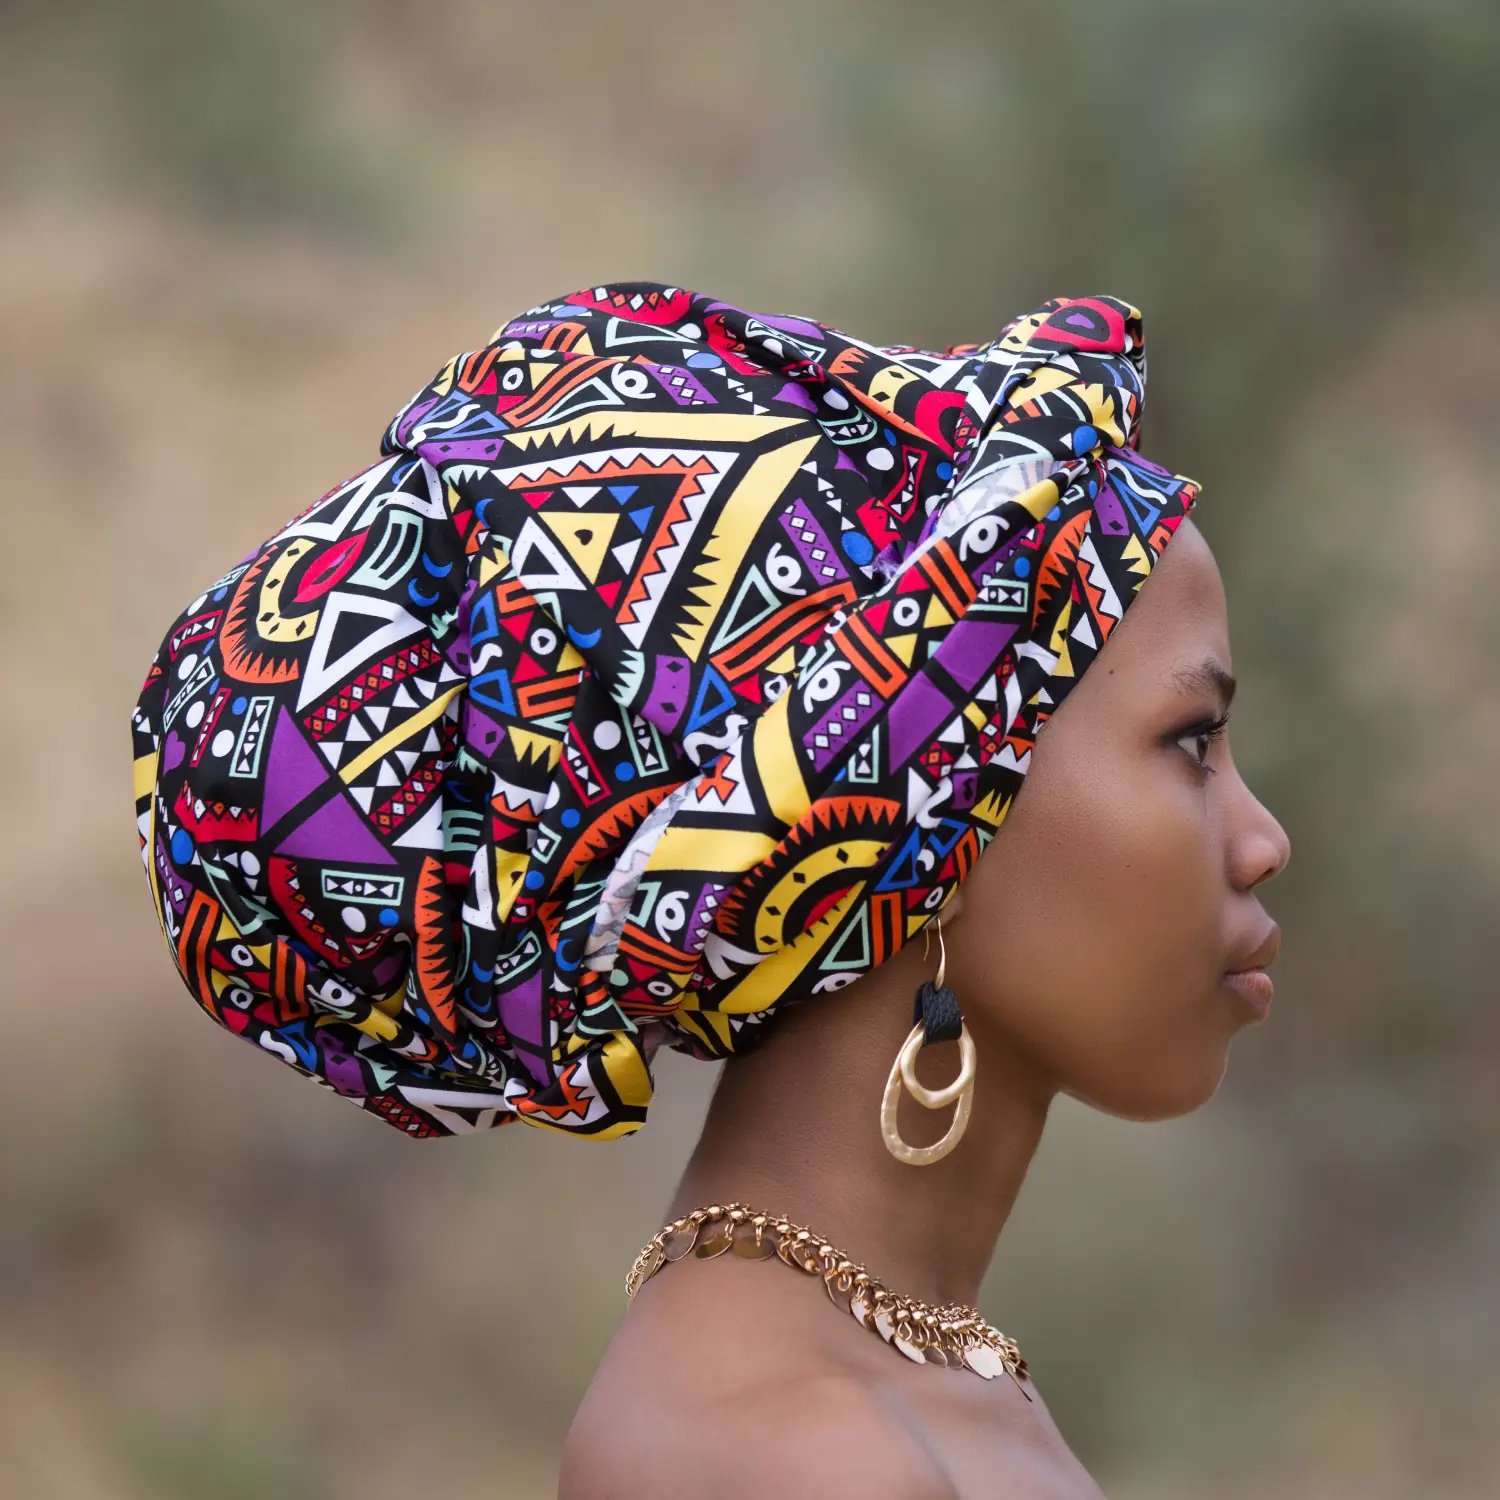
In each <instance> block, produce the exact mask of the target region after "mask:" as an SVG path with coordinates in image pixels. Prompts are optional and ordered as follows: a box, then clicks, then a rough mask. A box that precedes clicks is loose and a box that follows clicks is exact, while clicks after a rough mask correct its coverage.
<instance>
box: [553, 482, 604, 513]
mask: <svg viewBox="0 0 1500 1500" xmlns="http://www.w3.org/2000/svg"><path fill="white" fill-rule="evenodd" d="M601 488H602V486H601V485H597V484H565V485H564V486H563V487H562V492H563V494H565V495H566V496H567V497H568V499H569V500H571V501H572V502H573V504H574V505H576V506H578V507H579V509H580V510H581V509H582V508H583V507H584V506H585V505H587V504H588V503H589V501H590V500H592V499H593V498H594V496H595V495H597V494H598V493H599V491H600V489H601Z"/></svg>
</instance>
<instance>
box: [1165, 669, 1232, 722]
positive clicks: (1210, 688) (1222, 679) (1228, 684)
mask: <svg viewBox="0 0 1500 1500" xmlns="http://www.w3.org/2000/svg"><path fill="white" fill-rule="evenodd" d="M1172 680H1173V681H1174V682H1175V683H1176V684H1177V686H1178V687H1180V688H1181V689H1182V690H1183V692H1185V693H1214V694H1218V695H1220V696H1221V697H1222V698H1223V700H1224V703H1223V707H1224V709H1228V707H1229V705H1230V704H1231V703H1232V702H1233V701H1234V690H1235V688H1236V687H1237V686H1238V685H1239V684H1238V683H1237V682H1236V681H1235V678H1234V675H1233V674H1232V673H1230V672H1226V671H1225V670H1224V668H1223V667H1221V666H1220V665H1219V663H1218V662H1216V661H1215V660H1214V659H1213V658H1212V657H1209V658H1208V659H1207V660H1205V661H1201V662H1199V663H1198V664H1197V665H1196V666H1191V667H1189V666H1178V667H1174V668H1173V670H1172Z"/></svg>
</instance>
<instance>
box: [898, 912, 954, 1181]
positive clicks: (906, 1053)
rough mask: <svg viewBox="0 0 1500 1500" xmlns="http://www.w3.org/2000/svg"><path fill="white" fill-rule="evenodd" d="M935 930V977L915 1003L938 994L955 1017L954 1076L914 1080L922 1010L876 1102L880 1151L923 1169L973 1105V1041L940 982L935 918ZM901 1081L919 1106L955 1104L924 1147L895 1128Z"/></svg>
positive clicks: (924, 1019)
mask: <svg viewBox="0 0 1500 1500" xmlns="http://www.w3.org/2000/svg"><path fill="white" fill-rule="evenodd" d="M937 929H938V971H937V977H936V979H935V981H934V982H933V983H932V984H931V985H930V986H929V985H923V986H922V988H921V989H920V990H919V991H918V992H917V993H918V1004H919V1006H921V1005H922V997H923V996H924V995H931V994H933V993H938V994H941V995H943V997H944V998H945V999H946V1001H947V1004H948V1006H949V1007H951V1009H950V1011H949V1017H950V1020H951V1018H954V1017H956V1018H957V1019H958V1021H959V1034H958V1048H959V1065H958V1076H957V1077H956V1078H954V1079H953V1081H952V1082H951V1083H948V1084H945V1085H944V1086H943V1087H941V1088H936V1089H930V1088H928V1087H927V1086H926V1085H925V1084H923V1083H921V1082H920V1081H919V1080H918V1079H917V1076H916V1061H917V1053H918V1052H920V1051H921V1050H922V1048H923V1047H924V1046H925V1045H926V1044H927V1027H928V1019H929V1018H930V1017H931V1015H932V1012H931V1011H925V1013H924V1014H923V1015H921V1016H920V1017H919V1019H918V1021H917V1023H916V1024H915V1025H914V1026H913V1027H912V1029H911V1032H910V1033H909V1034H908V1036H907V1038H906V1040H905V1041H904V1042H903V1043H902V1044H901V1050H900V1051H899V1052H898V1053H897V1054H896V1061H895V1062H894V1063H892V1064H891V1072H890V1076H889V1077H888V1078H887V1079H886V1083H885V1094H884V1095H883V1097H882V1098H881V1101H880V1133H881V1135H882V1137H883V1138H884V1140H885V1146H886V1150H887V1151H889V1152H890V1153H891V1155H892V1156H894V1157H895V1158H896V1160H897V1161H902V1162H905V1163H907V1165H909V1166H914V1167H925V1166H929V1165H931V1163H933V1162H935V1161H941V1160H942V1159H943V1157H945V1156H947V1155H948V1153H949V1152H950V1151H952V1150H953V1148H954V1147H955V1146H956V1145H958V1143H959V1141H960V1140H962V1139H963V1134H964V1131H965V1130H967V1129H968V1126H969V1114H970V1112H971V1111H972V1109H973V1107H974V1075H975V1073H976V1071H977V1070H978V1052H977V1050H976V1048H975V1046H974V1039H973V1038H972V1037H971V1036H970V1035H969V1028H968V1026H967V1025H966V1024H965V1023H964V1022H963V1019H962V1017H961V1016H958V1015H957V1003H956V1002H955V1001H954V999H953V996H952V994H951V993H950V992H948V991H946V990H945V989H944V985H943V979H944V977H945V975H946V973H947V968H948V954H947V949H946V947H945V945H944V943H943V926H942V921H941V919H939V920H938V923H937ZM922 932H923V939H924V944H923V946H924V948H925V947H926V943H925V939H926V933H927V929H926V928H925V927H924V928H923V929H922ZM903 1085H905V1087H906V1090H907V1092H908V1093H909V1094H910V1095H911V1096H912V1098H913V1099H915V1100H916V1101H917V1103H918V1104H920V1105H922V1106H923V1107H924V1108H925V1109H942V1108H944V1107H945V1106H946V1105H949V1104H953V1103H954V1102H955V1101H956V1102H957V1106H958V1107H957V1108H956V1109H955V1110H954V1111H953V1119H952V1122H951V1123H950V1124H949V1126H948V1129H947V1131H946V1133H945V1134H944V1135H943V1138H942V1139H941V1140H939V1141H935V1142H933V1144H932V1145H930V1146H913V1145H910V1144H908V1143H907V1142H906V1141H904V1140H902V1139H901V1133H900V1131H899V1130H898V1129H897V1128H896V1112H897V1110H898V1109H899V1108H900V1106H901V1089H902V1086H903Z"/></svg>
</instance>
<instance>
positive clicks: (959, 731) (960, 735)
mask: <svg viewBox="0 0 1500 1500" xmlns="http://www.w3.org/2000/svg"><path fill="white" fill-rule="evenodd" d="M938 739H939V740H940V741H941V742H942V743H943V744H945V745H961V744H963V742H964V721H963V718H962V716H960V717H959V718H956V719H954V720H953V721H952V722H951V723H950V724H948V725H947V727H946V728H944V729H943V731H942V732H941V733H940V734H939V735H938Z"/></svg>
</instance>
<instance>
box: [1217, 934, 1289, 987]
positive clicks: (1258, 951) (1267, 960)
mask: <svg viewBox="0 0 1500 1500" xmlns="http://www.w3.org/2000/svg"><path fill="white" fill-rule="evenodd" d="M1280 951H1281V928H1280V927H1278V926H1277V925H1276V923H1275V922H1272V923H1271V925H1270V927H1269V928H1268V929H1267V930H1266V935H1265V936H1264V937H1263V938H1262V939H1261V940H1260V942H1259V943H1258V944H1257V945H1256V946H1255V948H1253V949H1252V950H1251V951H1250V953H1249V954H1247V955H1246V957H1245V958H1244V959H1242V960H1241V961H1239V962H1238V963H1234V964H1231V965H1230V966H1229V968H1227V969H1226V970H1225V971H1224V972H1225V973H1226V974H1245V973H1248V972H1249V971H1250V970H1252V969H1268V968H1270V966H1271V965H1272V964H1273V963H1275V962H1276V955H1277V954H1278V953H1279V952H1280Z"/></svg>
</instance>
